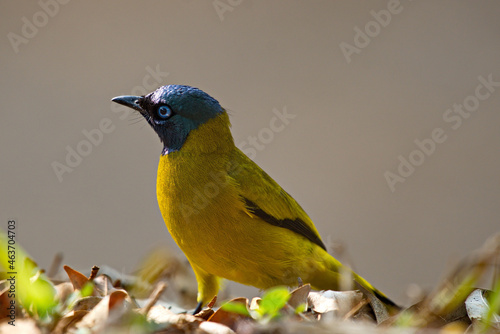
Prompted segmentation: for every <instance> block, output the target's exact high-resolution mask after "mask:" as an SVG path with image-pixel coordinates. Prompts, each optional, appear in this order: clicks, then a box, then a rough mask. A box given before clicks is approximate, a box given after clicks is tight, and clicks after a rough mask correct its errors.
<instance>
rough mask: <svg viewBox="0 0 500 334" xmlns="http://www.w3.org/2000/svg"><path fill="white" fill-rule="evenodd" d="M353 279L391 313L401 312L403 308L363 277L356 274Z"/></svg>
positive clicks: (353, 274)
mask: <svg viewBox="0 0 500 334" xmlns="http://www.w3.org/2000/svg"><path fill="white" fill-rule="evenodd" d="M352 276H353V279H354V281H355V282H356V283H358V284H359V285H361V286H362V287H363V288H364V289H366V290H368V291H369V292H371V293H372V294H373V295H375V297H377V299H379V300H380V301H381V302H382V303H383V304H384V305H385V306H386V307H387V308H388V309H389V312H392V311H397V310H400V309H401V307H400V306H398V305H397V304H396V303H394V302H393V301H392V300H390V299H389V298H388V297H387V296H386V295H385V294H384V293H383V292H382V291H380V290H378V289H376V288H375V287H374V286H373V285H371V284H370V283H369V282H368V281H367V280H365V279H364V278H363V277H361V276H359V275H358V274H356V273H354V272H353V273H352Z"/></svg>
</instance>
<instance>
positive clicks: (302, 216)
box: [228, 149, 326, 250]
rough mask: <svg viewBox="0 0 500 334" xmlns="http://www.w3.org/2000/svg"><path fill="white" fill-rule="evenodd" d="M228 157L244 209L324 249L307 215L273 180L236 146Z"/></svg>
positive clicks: (230, 171)
mask: <svg viewBox="0 0 500 334" xmlns="http://www.w3.org/2000/svg"><path fill="white" fill-rule="evenodd" d="M230 159H231V161H230V162H231V163H230V168H229V171H228V173H229V176H230V177H231V178H232V179H233V180H235V182H236V183H237V185H238V190H239V192H240V193H239V195H240V197H241V198H242V201H244V204H245V208H246V210H247V213H249V214H250V215H252V216H256V217H259V218H260V219H262V220H263V221H265V222H267V223H269V224H271V225H274V226H278V227H282V228H286V229H288V230H290V231H293V232H295V233H297V234H299V235H301V236H303V237H305V238H307V239H308V240H310V241H311V242H313V243H315V244H316V245H318V246H319V247H321V248H323V249H324V250H326V247H325V245H324V244H323V241H321V237H320V236H319V233H318V231H317V230H316V227H315V226H314V224H313V222H312V221H311V219H310V218H309V216H308V215H307V214H306V213H305V211H304V210H303V209H302V208H301V206H300V205H299V204H298V203H297V202H296V201H295V200H294V199H293V198H292V197H291V196H290V195H289V194H288V193H287V192H286V191H284V190H283V189H282V188H281V187H280V185H279V184H278V183H276V181H274V180H273V179H272V178H271V177H270V176H269V175H268V174H267V173H266V172H264V171H263V170H262V169H261V168H260V167H259V166H258V165H257V164H256V163H254V162H253V161H252V160H250V158H248V157H247V156H246V155H245V154H243V152H241V151H240V150H239V149H235V150H234V153H233V155H232V156H231V158H230Z"/></svg>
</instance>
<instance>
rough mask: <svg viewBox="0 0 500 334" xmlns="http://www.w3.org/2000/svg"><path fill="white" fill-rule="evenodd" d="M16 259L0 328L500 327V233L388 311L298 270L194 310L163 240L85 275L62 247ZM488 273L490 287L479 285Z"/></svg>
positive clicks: (188, 275) (183, 276)
mask: <svg viewBox="0 0 500 334" xmlns="http://www.w3.org/2000/svg"><path fill="white" fill-rule="evenodd" d="M0 236H2V235H0ZM3 242H4V241H3V239H2V238H0V247H1V246H2V245H1V244H2V243H3ZM0 260H1V261H0V265H1V267H0V269H1V268H6V265H5V264H6V263H5V261H6V260H5V259H0ZM18 262H19V263H21V264H22V270H21V271H20V273H19V276H21V275H22V276H23V277H22V278H21V277H19V280H18V282H17V291H18V292H19V293H18V294H16V299H15V303H16V309H15V310H14V311H13V312H10V310H9V309H8V306H9V305H10V303H11V300H12V299H11V298H10V297H9V281H8V278H9V276H8V275H7V272H8V270H2V272H1V273H0V279H1V280H0V305H1V307H0V333H13V334H15V333H30V334H31V333H34V334H37V333H40V334H45V333H55V334H65V333H71V334H86V333H213V334H219V333H224V334H226V333H228V334H229V333H244V334H251V333H309V332H314V333H500V314H499V312H500V266H499V263H500V235H496V236H493V237H491V238H490V239H489V240H487V242H486V243H485V244H484V245H483V247H481V248H480V249H479V250H478V251H476V252H475V253H473V254H471V255H470V256H468V257H467V258H465V259H464V260H462V261H461V262H460V263H459V264H458V265H456V266H455V267H454V269H453V270H452V271H451V272H450V273H449V274H448V275H447V276H446V277H445V278H444V279H443V280H442V281H441V282H440V283H439V284H438V286H437V287H436V288H435V289H434V290H433V291H432V292H430V293H428V294H422V296H423V298H422V299H421V300H420V301H418V302H416V303H415V304H413V305H411V306H409V307H407V308H404V309H402V310H400V311H398V312H392V313H391V312H389V310H387V309H386V308H385V306H384V305H383V304H382V303H381V301H380V300H378V299H377V298H376V297H375V296H374V295H371V294H370V293H369V292H368V291H365V290H364V289H362V287H359V290H354V291H332V290H327V291H313V290H312V289H311V286H310V285H309V284H302V282H301V281H300V280H299V286H298V287H297V288H296V289H294V290H292V291H290V289H289V288H286V287H279V286H278V287H274V288H271V289H269V290H267V291H264V292H263V293H262V296H260V297H255V298H253V299H251V300H249V299H247V298H243V297H237V298H233V299H230V300H228V299H229V298H228V296H227V295H224V294H223V293H222V294H221V295H219V298H217V297H215V298H214V299H213V300H212V301H211V302H210V303H209V304H208V305H207V306H206V307H205V308H204V309H203V310H202V311H201V312H199V313H198V314H195V315H193V314H192V310H193V309H194V308H195V306H196V305H195V300H196V281H195V279H194V277H193V274H192V272H191V271H190V268H189V265H188V264H187V263H186V262H185V261H184V262H183V261H182V260H179V259H178V258H176V257H175V256H173V255H171V254H170V253H169V252H168V251H167V250H165V249H156V250H154V251H153V252H152V253H151V254H150V255H149V256H148V257H147V258H146V259H145V260H144V261H142V264H141V267H140V268H139V269H138V270H137V271H136V272H135V273H134V274H131V275H124V274H122V273H120V272H118V271H116V270H114V269H113V268H110V267H106V266H102V268H99V267H97V266H94V267H92V268H91V269H90V270H89V275H88V276H86V275H84V274H83V273H81V272H80V271H78V270H76V269H74V268H72V267H70V266H68V265H64V266H63V269H64V274H63V272H62V270H61V264H62V255H61V254H57V255H56V257H55V259H54V263H53V264H52V265H51V267H50V269H49V271H48V273H47V275H46V274H45V272H44V270H42V269H40V268H38V266H37V265H36V263H35V262H34V261H33V260H32V259H31V258H30V257H28V256H27V255H26V254H25V253H24V252H22V251H20V253H19V259H18ZM492 271H493V277H490V276H489V274H488V273H490V272H492ZM485 279H490V280H491V281H492V282H493V283H492V285H491V286H492V288H491V290H486V289H478V288H477V286H478V285H480V284H481V283H482V282H483V281H484V280H485ZM21 291H23V292H22V293H21ZM217 300H221V301H222V302H220V303H219V304H220V305H218V304H217ZM394 313H395V314H394ZM12 319H15V320H14V323H15V326H13V325H12Z"/></svg>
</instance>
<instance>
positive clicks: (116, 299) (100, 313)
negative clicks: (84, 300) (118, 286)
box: [76, 290, 132, 332]
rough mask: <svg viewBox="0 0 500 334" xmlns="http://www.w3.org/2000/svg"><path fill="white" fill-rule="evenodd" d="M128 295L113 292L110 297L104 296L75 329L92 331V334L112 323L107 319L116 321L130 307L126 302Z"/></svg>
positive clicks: (123, 292) (121, 292)
mask: <svg viewBox="0 0 500 334" xmlns="http://www.w3.org/2000/svg"><path fill="white" fill-rule="evenodd" d="M127 298H130V297H128V294H127V293H126V292H125V291H123V290H116V291H113V292H112V293H111V294H110V295H108V296H105V297H103V298H102V299H101V301H100V302H99V303H98V304H97V305H96V306H95V307H94V308H93V309H92V310H91V311H90V312H89V313H87V314H86V315H85V316H84V317H83V319H82V320H81V321H80V322H78V324H77V325H76V327H77V328H79V329H83V328H88V329H92V331H93V332H98V331H100V330H101V329H102V328H104V326H105V325H106V324H107V323H112V322H113V321H109V320H108V318H111V317H112V318H113V319H112V320H114V321H117V319H120V318H121V317H122V316H123V315H124V314H125V313H127V311H129V310H130V309H131V308H132V307H131V305H130V303H129V302H128V301H127Z"/></svg>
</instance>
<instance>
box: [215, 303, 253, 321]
mask: <svg viewBox="0 0 500 334" xmlns="http://www.w3.org/2000/svg"><path fill="white" fill-rule="evenodd" d="M221 309H223V310H224V311H227V312H232V313H237V314H241V315H244V316H247V317H250V313H248V310H247V307H246V306H245V305H244V304H242V303H238V302H228V303H225V304H223V305H222V306H221Z"/></svg>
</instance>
